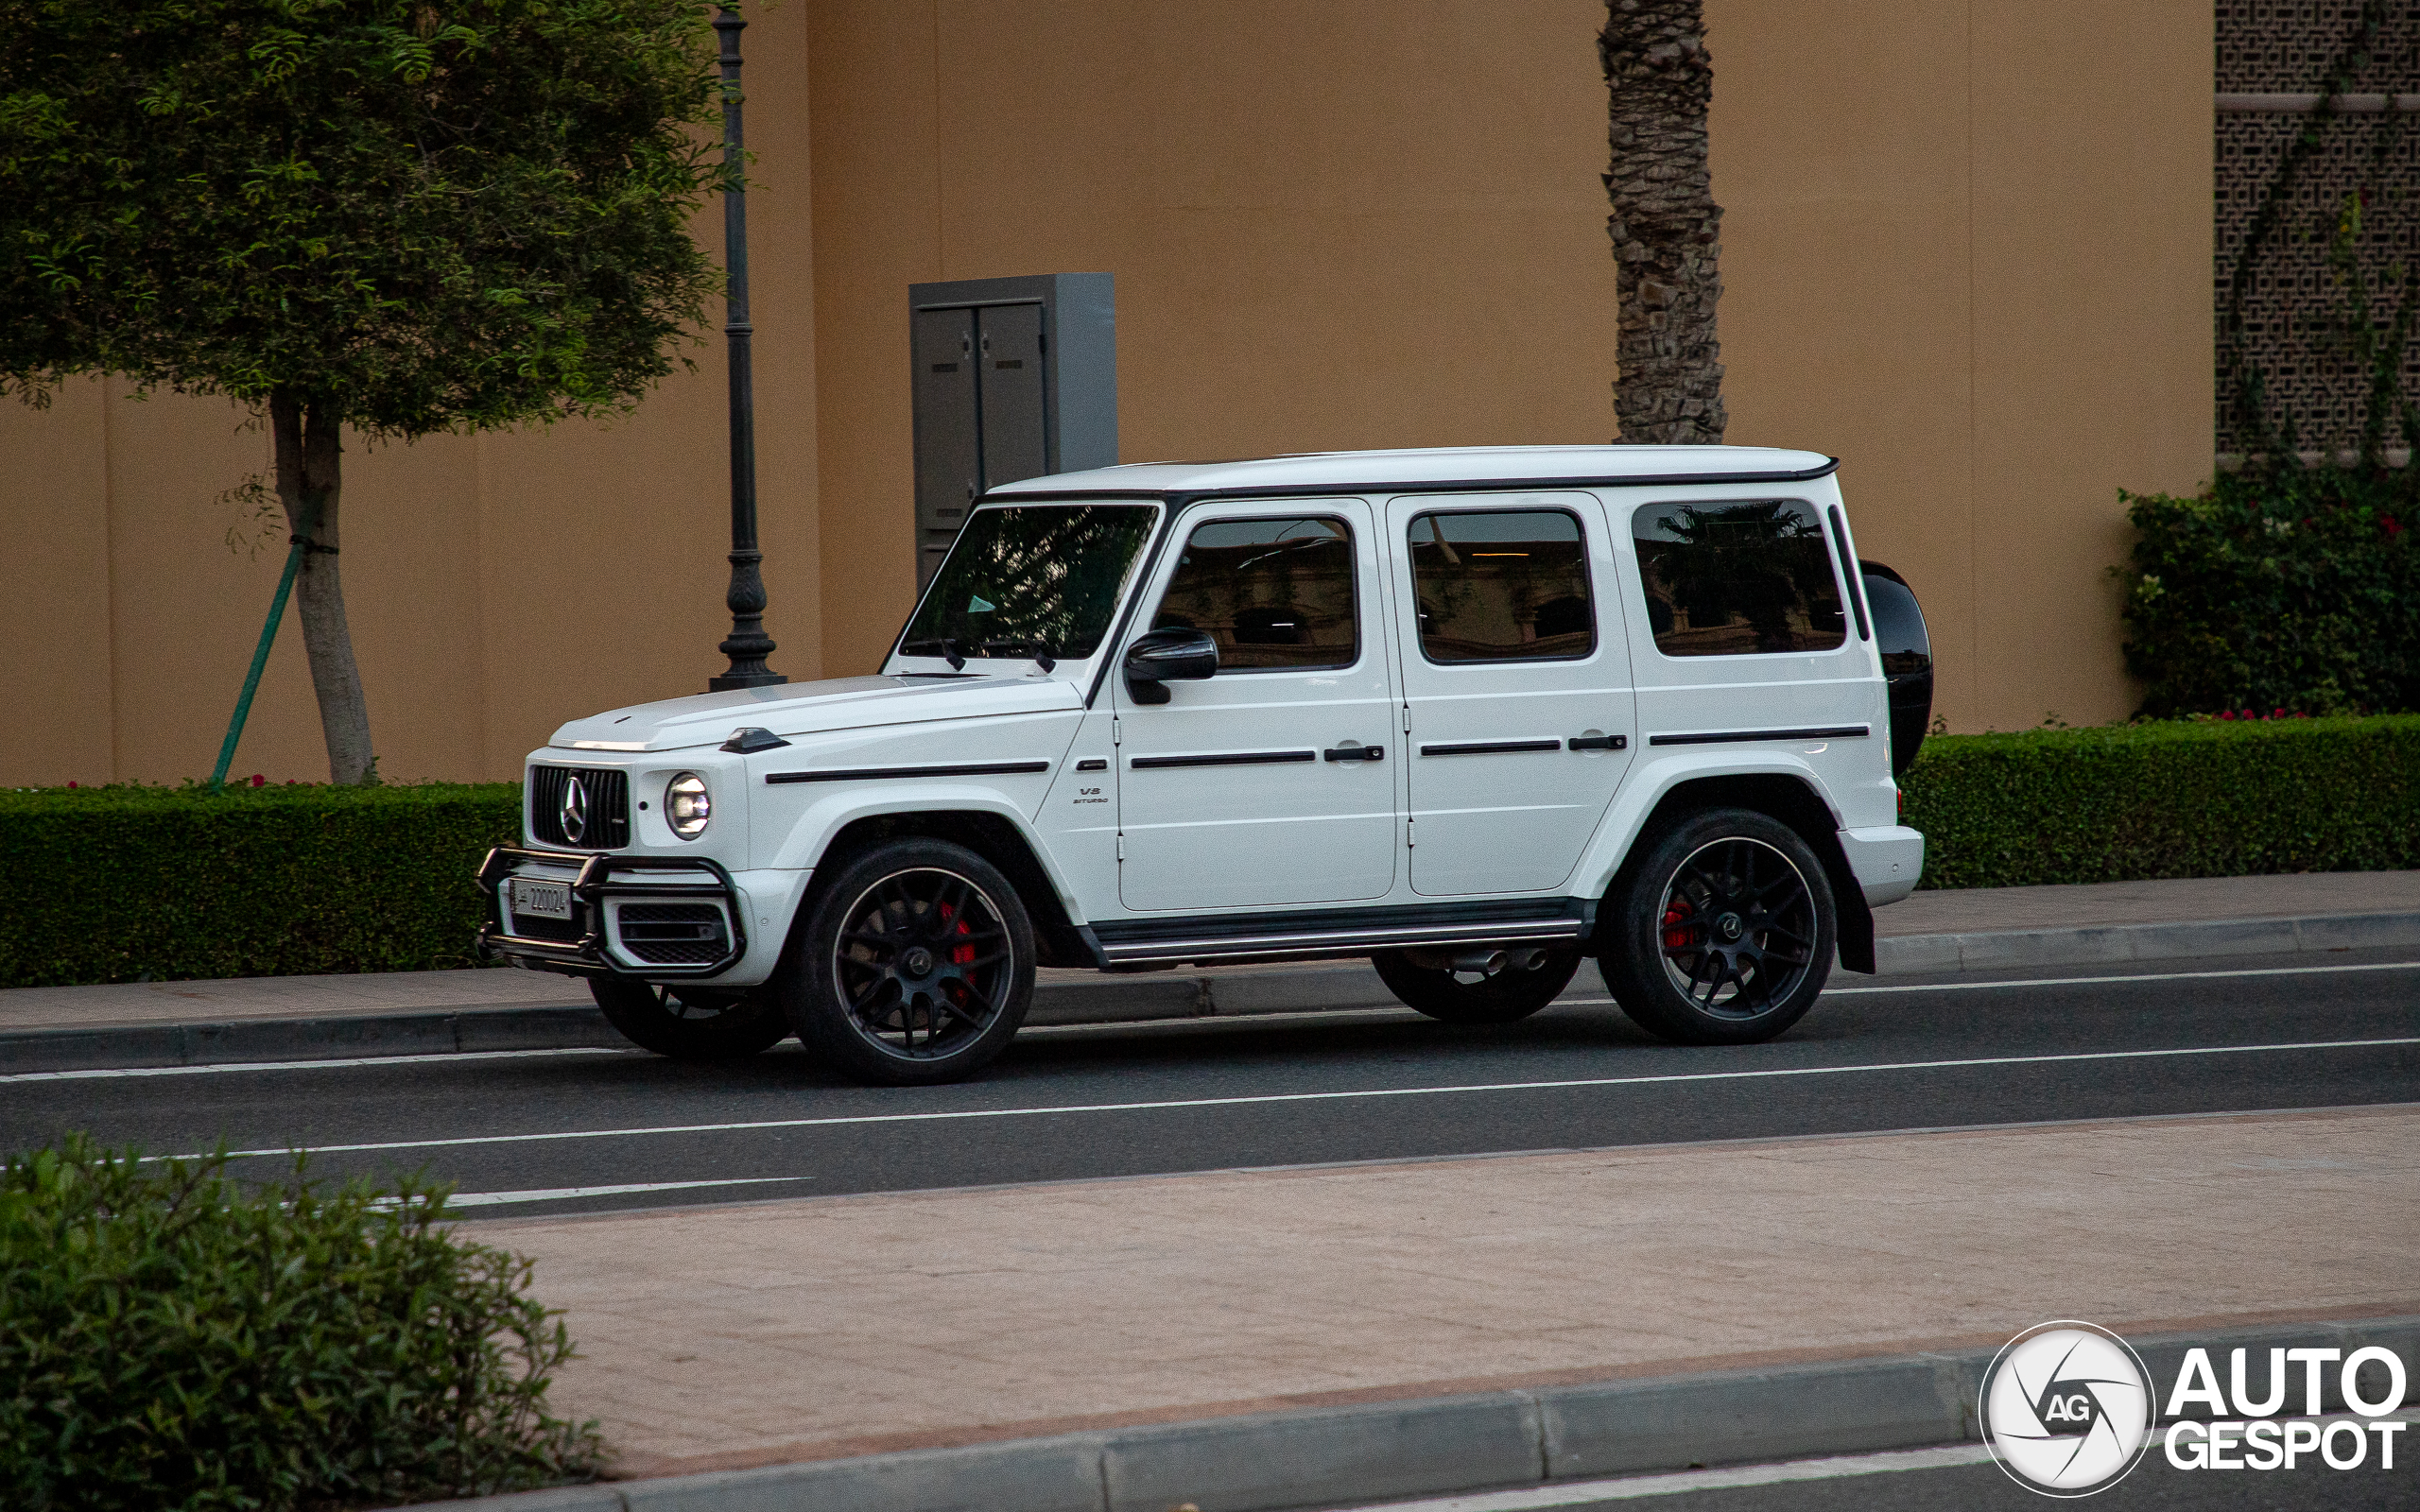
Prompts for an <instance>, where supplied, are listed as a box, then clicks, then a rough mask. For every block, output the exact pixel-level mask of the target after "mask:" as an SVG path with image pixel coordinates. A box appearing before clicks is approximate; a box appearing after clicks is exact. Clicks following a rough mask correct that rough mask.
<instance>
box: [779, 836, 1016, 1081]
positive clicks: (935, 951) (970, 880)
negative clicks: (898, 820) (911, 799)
mask: <svg viewBox="0 0 2420 1512" xmlns="http://www.w3.org/2000/svg"><path fill="white" fill-rule="evenodd" d="M1033 968H1034V948H1033V926H1032V924H1031V922H1030V920H1029V919H1028V917H1027V914H1026V910H1025V905H1024V904H1023V902H1021V901H1019V899H1018V898H1017V895H1016V889H1015V888H1014V887H1012V886H1011V885H1010V884H1009V881H1008V879H1007V878H1006V877H1004V876H1002V875H1001V874H1000V872H999V870H998V868H994V866H993V865H992V864H991V863H990V862H988V861H986V860H984V859H983V858H982V857H981V856H979V855H977V854H976V853H975V852H974V851H970V850H967V849H966V848H965V847H963V846H959V845H953V844H951V843H950V842H948V841H945V840H924V839H908V840H893V841H889V842H886V843H884V844H882V845H878V846H876V847H874V848H873V849H872V850H870V851H864V852H862V853H860V854H858V855H857V856H856V857H854V858H852V859H850V860H848V861H846V862H844V863H842V864H841V865H840V867H839V868H838V872H837V874H836V875H835V876H834V877H833V879H832V881H831V883H830V884H829V885H827V886H826V887H824V888H823V889H822V890H821V894H820V895H819V897H818V898H817V900H816V902H815V903H814V906H813V908H812V910H811V911H810V913H809V914H808V917H807V919H806V921H805V927H804V930H802V931H801V932H800V933H799V934H798V935H797V936H795V937H794V938H793V940H792V944H791V951H790V958H788V959H786V960H785V962H784V964H783V969H782V971H781V972H780V973H779V978H778V979H779V981H780V982H781V984H782V988H783V993H782V996H783V1003H784V1007H785V1009H786V1010H787V1013H788V1015H789V1018H790V1022H792V1024H794V1025H795V1026H796V1028H797V1029H798V1034H799V1038H800V1039H801V1040H804V1041H805V1043H806V1045H807V1047H808V1048H809V1049H810V1050H812V1051H814V1052H816V1053H817V1054H818V1055H820V1056H821V1057H824V1058H825V1059H827V1060H829V1061H830V1062H832V1063H833V1064H834V1065H835V1066H837V1067H838V1069H840V1070H842V1071H844V1072H846V1073H848V1074H851V1075H853V1076H856V1078H858V1079H859V1080H862V1081H869V1082H876V1083H883V1084H888V1085H892V1086H910V1085H925V1084H930V1083H935V1082H946V1081H957V1080H959V1079H961V1078H963V1077H966V1076H970V1075H973V1074H975V1073H976V1072H977V1071H978V1070H980V1069H982V1067H983V1066H984V1065H986V1064H987V1063H989V1062H990V1061H991V1060H992V1058H993V1057H995V1056H997V1055H998V1054H999V1053H1000V1052H1001V1051H1002V1050H1003V1049H1005V1048H1007V1046H1008V1042H1009V1040H1010V1038H1011V1036H1013V1035H1014V1034H1015V1033H1016V1031H1017V1025H1018V1024H1020V1023H1022V1022H1024V1021H1025V1013H1026V1007H1027V1005H1028V1004H1029V1002H1030V1001H1031V999H1032V996H1033Z"/></svg>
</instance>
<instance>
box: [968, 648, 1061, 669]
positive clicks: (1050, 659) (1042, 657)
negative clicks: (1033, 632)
mask: <svg viewBox="0 0 2420 1512" xmlns="http://www.w3.org/2000/svg"><path fill="white" fill-rule="evenodd" d="M975 648H976V649H977V650H978V651H980V652H982V653H983V654H984V655H985V656H990V655H992V654H994V652H1000V653H1003V654H1006V655H1009V656H1026V657H1031V658H1032V659H1033V664H1034V665H1035V666H1038V667H1040V668H1041V669H1042V670H1043V671H1045V672H1047V671H1049V670H1050V669H1051V668H1053V667H1055V666H1057V665H1058V664H1059V659H1058V658H1057V657H1056V656H1054V655H1052V654H1051V650H1050V643H1049V642H1048V641H977V643H976V644H975Z"/></svg>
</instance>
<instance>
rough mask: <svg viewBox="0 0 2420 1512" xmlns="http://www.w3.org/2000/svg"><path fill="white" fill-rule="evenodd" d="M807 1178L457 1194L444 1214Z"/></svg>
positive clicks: (386, 1202) (385, 1201) (389, 1203)
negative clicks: (511, 1204) (504, 1204)
mask: <svg viewBox="0 0 2420 1512" xmlns="http://www.w3.org/2000/svg"><path fill="white" fill-rule="evenodd" d="M813 1179H815V1178H814V1177H804V1176H743V1177H730V1178H728V1179H725V1180H720V1181H637V1182H631V1183H630V1184H628V1185H624V1186H617V1187H536V1188H532V1189H531V1190H529V1191H527V1192H457V1193H454V1194H452V1195H450V1196H448V1197H447V1198H446V1199H445V1211H449V1212H450V1211H453V1210H454V1209H456V1208H493V1207H495V1206H497V1205H498V1204H501V1203H507V1202H569V1201H571V1200H573V1199H574V1198H576V1197H618V1196H623V1195H625V1194H630V1193H632V1192H688V1191H692V1190H694V1189H696V1188H698V1187H756V1186H766V1185H769V1184H770V1183H772V1182H776V1181H812V1180H813ZM396 1201H397V1199H395V1198H393V1197H386V1198H382V1199H380V1201H379V1202H378V1203H377V1204H375V1205H376V1206H379V1207H386V1208H392V1207H394V1206H395V1205H396Z"/></svg>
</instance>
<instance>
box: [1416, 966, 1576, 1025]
mask: <svg viewBox="0 0 2420 1512" xmlns="http://www.w3.org/2000/svg"><path fill="white" fill-rule="evenodd" d="M1507 954H1509V955H1510V956H1511V957H1512V958H1511V959H1510V960H1508V961H1507V962H1506V963H1505V964H1503V965H1502V966H1499V967H1498V968H1497V969H1496V970H1495V971H1454V970H1452V969H1451V968H1450V966H1422V965H1419V964H1417V963H1416V962H1415V961H1414V960H1413V958H1412V954H1411V953H1410V952H1409V951H1380V952H1378V953H1377V954H1374V955H1373V956H1371V957H1370V964H1371V965H1372V966H1374V967H1376V968H1377V970H1378V980H1379V981H1381V982H1384V983H1385V984H1387V990H1388V991H1390V992H1392V993H1393V994H1394V995H1395V996H1396V997H1398V998H1400V999H1402V1000H1403V1005H1404V1006H1405V1007H1408V1008H1417V1009H1419V1010H1420V1011H1421V1012H1423V1013H1425V1014H1426V1015H1428V1016H1429V1017H1430V1018H1432V1019H1438V1020H1442V1021H1443V1022H1446V1023H1515V1022H1519V1021H1521V1020H1523V1019H1526V1018H1528V1017H1529V1016H1530V1014H1532V1013H1535V1012H1537V1011H1538V1010H1539V1009H1540V1008H1543V1007H1545V1006H1546V1005H1547V1004H1549V1003H1552V1002H1553V1001H1554V1000H1555V999H1556V998H1557V997H1559V996H1561V995H1562V993H1563V989H1564V988H1566V987H1568V986H1570V985H1571V976H1572V973H1573V972H1575V971H1579V970H1580V953H1579V952H1578V951H1527V952H1519V951H1515V952H1509V953H1507Z"/></svg>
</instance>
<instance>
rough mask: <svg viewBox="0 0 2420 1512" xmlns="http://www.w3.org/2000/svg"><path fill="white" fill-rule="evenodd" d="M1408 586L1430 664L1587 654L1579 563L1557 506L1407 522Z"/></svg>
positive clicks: (1576, 529) (1575, 531)
mask: <svg viewBox="0 0 2420 1512" xmlns="http://www.w3.org/2000/svg"><path fill="white" fill-rule="evenodd" d="M1409 545H1410V548H1411V587H1412V593H1413V595H1414V597H1415V598H1416V599H1417V600H1418V602H1419V606H1420V649H1421V653H1422V654H1423V655H1425V656H1426V657H1427V658H1428V660H1429V661H1431V662H1552V661H1569V660H1572V659H1575V658H1578V657H1584V656H1586V655H1587V654H1588V653H1589V652H1591V651H1593V650H1595V649H1596V645H1597V618H1596V612H1595V610H1594V609H1593V608H1592V607H1591V605H1590V601H1589V596H1588V557H1587V551H1586V548H1585V545H1584V544H1583V542H1582V539H1581V534H1580V521H1579V519H1578V518H1577V517H1576V516H1574V515H1572V514H1570V513H1568V512H1566V511H1564V510H1562V509H1491V510H1485V511H1472V512H1469V513H1455V514H1449V513H1443V512H1439V513H1434V514H1421V515H1414V516H1413V517H1412V521H1411V529H1410V539H1409Z"/></svg>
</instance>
